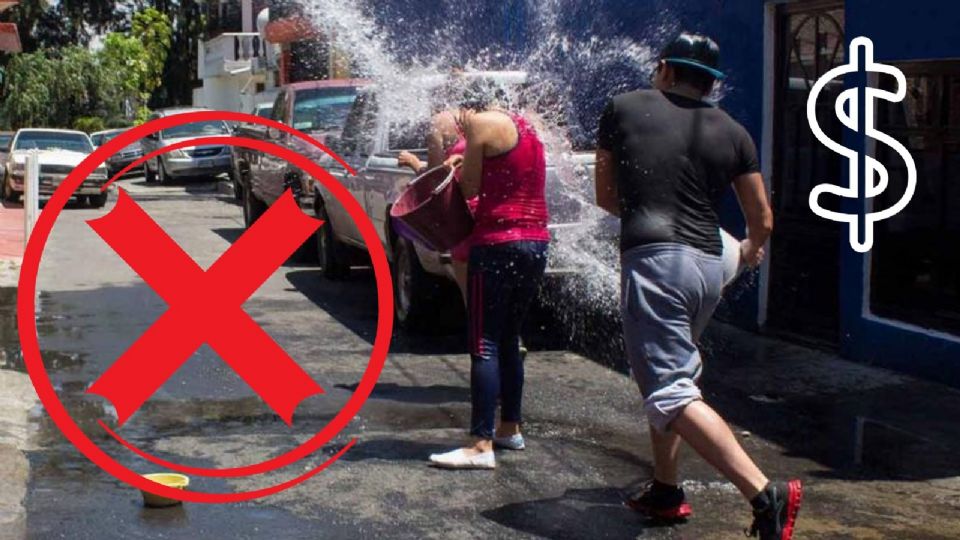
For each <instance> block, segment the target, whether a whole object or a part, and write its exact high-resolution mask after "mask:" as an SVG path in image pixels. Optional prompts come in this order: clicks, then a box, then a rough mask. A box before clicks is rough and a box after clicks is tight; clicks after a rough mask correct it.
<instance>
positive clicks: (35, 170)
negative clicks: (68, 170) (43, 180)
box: [23, 150, 40, 241]
mask: <svg viewBox="0 0 960 540" xmlns="http://www.w3.org/2000/svg"><path fill="white" fill-rule="evenodd" d="M24 169H25V170H24V176H23V238H24V240H25V241H27V240H30V233H31V232H33V225H34V224H35V223H36V222H37V214H38V213H40V154H39V153H38V152H37V150H31V151H30V153H28V154H27V162H26V164H25V165H24Z"/></svg>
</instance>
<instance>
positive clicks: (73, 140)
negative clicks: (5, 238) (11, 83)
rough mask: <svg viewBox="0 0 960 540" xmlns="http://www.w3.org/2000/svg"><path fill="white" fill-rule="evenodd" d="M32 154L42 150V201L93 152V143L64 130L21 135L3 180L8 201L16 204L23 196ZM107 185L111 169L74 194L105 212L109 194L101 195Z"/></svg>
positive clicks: (80, 134)
mask: <svg viewBox="0 0 960 540" xmlns="http://www.w3.org/2000/svg"><path fill="white" fill-rule="evenodd" d="M31 150H38V157H39V161H40V185H39V188H40V189H39V192H40V197H41V198H49V197H50V196H51V195H53V192H54V191H56V190H57V188H58V187H59V186H60V182H62V181H63V179H64V178H66V177H67V175H68V174H70V173H71V172H73V169H74V168H76V166H77V165H79V164H80V162H81V161H83V160H84V159H86V157H87V156H89V155H90V154H91V153H92V152H93V142H92V141H91V140H90V136H88V135H87V134H86V133H84V132H82V131H69V130H64V129H21V130H19V131H17V133H16V135H14V137H13V142H12V143H11V144H10V153H9V154H8V155H7V162H6V173H5V174H4V179H3V198H4V199H5V200H7V201H16V200H18V199H19V198H20V196H21V195H22V194H23V186H24V176H25V175H26V163H27V155H28V153H29V152H30V151H31ZM106 181H107V168H106V166H104V165H101V166H99V167H97V169H96V170H95V171H94V172H93V174H91V175H90V176H89V177H88V178H86V179H85V180H84V181H83V183H82V184H81V185H80V187H78V188H77V190H76V191H74V193H73V196H74V197H77V198H78V199H80V200H86V201H87V202H89V204H90V205H91V206H93V207H95V208H101V207H103V206H104V205H105V204H106V203H107V193H106V192H101V188H102V187H103V184H104V183H106Z"/></svg>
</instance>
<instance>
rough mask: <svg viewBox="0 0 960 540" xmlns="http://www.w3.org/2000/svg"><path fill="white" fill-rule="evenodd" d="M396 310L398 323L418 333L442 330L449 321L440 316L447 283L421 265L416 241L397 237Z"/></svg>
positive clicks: (395, 258) (394, 298)
mask: <svg viewBox="0 0 960 540" xmlns="http://www.w3.org/2000/svg"><path fill="white" fill-rule="evenodd" d="M392 270H393V311H394V318H395V320H396V321H397V324H398V325H399V326H400V327H401V328H403V329H404V330H407V331H410V332H415V333H439V332H441V331H445V330H447V326H448V324H446V323H442V322H441V319H440V317H442V316H443V314H444V313H445V312H446V310H444V309H440V308H441V307H442V306H441V305H440V298H442V297H443V296H444V294H443V292H444V290H445V288H449V287H444V284H443V283H442V282H441V281H440V278H438V277H435V276H433V275H431V274H430V273H429V272H427V271H426V270H425V269H424V268H423V266H422V265H421V264H420V259H419V258H418V257H417V251H416V249H415V248H414V246H413V242H411V241H410V240H407V239H406V238H400V237H397V238H396V239H395V240H394V242H393V268H392Z"/></svg>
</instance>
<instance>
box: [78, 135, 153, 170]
mask: <svg viewBox="0 0 960 540" xmlns="http://www.w3.org/2000/svg"><path fill="white" fill-rule="evenodd" d="M124 131H126V130H124V129H111V130H108V131H98V132H96V133H93V134H91V135H90V139H91V140H92V141H93V146H94V147H96V148H99V147H101V146H103V145H104V144H106V143H107V142H108V141H110V140H111V139H113V138H114V137H116V136H117V135H120V134H121V133H123V132H124ZM141 157H143V146H142V145H141V144H140V141H137V142H135V143H132V144H130V145H128V146H127V147H125V148H124V149H123V150H120V151H119V152H117V153H116V154H114V155H112V156H110V157H109V158H108V159H107V171H108V172H109V174H110V177H111V178H113V175H115V174H117V173H118V172H120V171H121V170H123V168H124V167H126V166H127V165H130V164H131V163H133V162H134V161H136V160H138V159H140V158H141ZM128 174H143V167H139V168H136V169H133V170H131V171H130V172H129V173H128Z"/></svg>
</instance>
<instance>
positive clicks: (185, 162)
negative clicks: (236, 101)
mask: <svg viewBox="0 0 960 540" xmlns="http://www.w3.org/2000/svg"><path fill="white" fill-rule="evenodd" d="M200 110H204V109H196V108H179V109H164V110H161V111H156V112H154V113H153V114H151V115H150V117H149V120H156V119H158V118H162V117H166V116H171V115H175V114H183V113H187V112H195V111H200ZM230 133H231V131H230V127H229V126H228V125H227V123H226V122H223V121H220V120H210V121H204V122H192V123H190V124H185V125H182V126H177V127H173V128H169V129H164V130H161V131H158V132H156V133H154V134H152V135H149V136H147V137H145V138H144V139H143V140H142V141H141V145H142V147H143V152H144V154H149V153H151V152H153V151H155V150H159V149H160V148H163V147H165V146H169V145H171V144H174V143H178V142H181V141H184V140H188V139H195V138H197V137H209V136H216V135H229V134H230ZM232 155H233V152H232V150H231V148H230V146H225V145H205V146H197V147H187V148H183V149H180V150H174V151H172V152H167V153H165V154H162V155H161V156H160V157H158V158H156V159H152V160H150V161H148V162H147V163H146V167H145V173H146V177H147V182H159V183H161V184H166V183H169V182H171V181H172V180H173V179H175V178H186V177H201V176H203V177H215V176H219V175H221V174H227V175H231V176H232V175H233V157H232Z"/></svg>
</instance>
